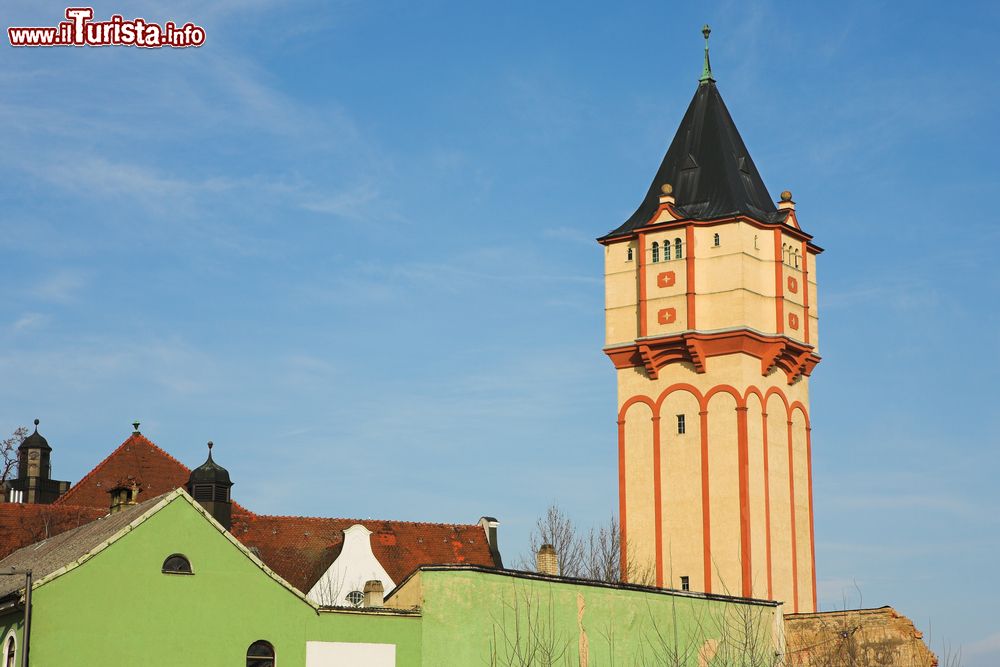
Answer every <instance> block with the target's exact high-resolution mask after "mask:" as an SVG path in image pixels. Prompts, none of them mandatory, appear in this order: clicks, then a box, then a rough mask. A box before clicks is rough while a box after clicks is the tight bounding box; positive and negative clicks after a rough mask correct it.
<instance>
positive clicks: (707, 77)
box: [698, 23, 715, 83]
mask: <svg viewBox="0 0 1000 667" xmlns="http://www.w3.org/2000/svg"><path fill="white" fill-rule="evenodd" d="M701 34H702V35H704V36H705V66H704V67H703V68H702V70H701V78H700V79H698V81H699V83H705V82H706V81H715V79H714V78H713V77H712V64H711V63H710V62H709V61H708V36H709V35H711V34H712V29H711V28H710V27H708V24H707V23H706V24H705V25H703V26H702V27H701Z"/></svg>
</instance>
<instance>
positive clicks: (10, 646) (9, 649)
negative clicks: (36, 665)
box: [3, 635, 17, 667]
mask: <svg viewBox="0 0 1000 667" xmlns="http://www.w3.org/2000/svg"><path fill="white" fill-rule="evenodd" d="M15 649H16V645H15V643H14V635H9V636H8V637H7V641H6V642H4V647H3V664H4V667H14V660H15V658H16V657H17V655H16V650H15Z"/></svg>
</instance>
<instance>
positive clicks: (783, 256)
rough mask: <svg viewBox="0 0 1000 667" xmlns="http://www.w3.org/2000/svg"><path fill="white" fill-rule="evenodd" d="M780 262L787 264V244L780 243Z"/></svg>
mask: <svg viewBox="0 0 1000 667" xmlns="http://www.w3.org/2000/svg"><path fill="white" fill-rule="evenodd" d="M781 263H782V264H788V244H787V243H782V244H781Z"/></svg>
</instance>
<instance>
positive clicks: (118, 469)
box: [56, 432, 191, 511]
mask: <svg viewBox="0 0 1000 667" xmlns="http://www.w3.org/2000/svg"><path fill="white" fill-rule="evenodd" d="M190 472H191V471H190V470H189V469H188V467H187V466H185V465H184V464H183V463H181V462H180V461H178V460H177V459H175V458H174V457H172V456H170V454H167V453H166V452H165V451H163V450H162V449H160V448H159V447H157V446H156V445H154V444H153V443H152V442H151V441H150V440H148V439H147V438H146V437H145V436H144V435H142V434H141V433H139V432H135V433H133V434H132V435H130V436H129V437H128V439H126V440H125V442H123V443H122V444H121V446H119V447H118V449H116V450H115V451H113V452H111V454H110V455H108V457H107V458H106V459H104V460H103V461H101V462H100V463H99V464H97V467H96V468H94V469H93V470H91V471H90V472H89V473H87V475H86V477H84V478H83V479H81V480H80V481H79V482H77V483H76V484H74V485H73V486H72V487H70V490H69V491H67V492H66V493H65V494H63V495H62V496H61V497H60V498H59V500H57V501H56V504H59V505H82V506H84V507H94V508H102V509H104V510H105V511H106V510H107V509H108V507H109V503H110V499H109V498H108V491H109V490H111V488H113V487H114V486H115V485H116V484H118V483H120V482H122V481H123V480H127V479H133V480H135V481H136V483H137V484H138V486H139V488H140V489H141V491H142V494H143V495H141V496H139V499H140V500H145V499H146V498H152V497H154V496H158V495H160V494H163V493H166V492H168V491H173V490H174V489H176V488H178V487H181V486H184V485H185V484H186V483H187V480H188V475H189V474H190Z"/></svg>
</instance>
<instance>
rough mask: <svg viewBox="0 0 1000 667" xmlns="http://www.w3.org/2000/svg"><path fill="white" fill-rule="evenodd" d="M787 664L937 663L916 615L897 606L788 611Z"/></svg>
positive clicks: (910, 666) (874, 666) (866, 666)
mask: <svg viewBox="0 0 1000 667" xmlns="http://www.w3.org/2000/svg"><path fill="white" fill-rule="evenodd" d="M785 642H786V646H787V656H788V660H787V663H786V664H787V666H788V667H834V666H838V667H839V666H840V665H853V666H856V667H890V666H891V667H936V665H937V664H938V660H937V656H935V655H934V653H932V652H931V650H930V649H929V648H928V647H927V644H925V643H924V641H923V633H922V632H920V631H919V630H917V629H916V627H914V625H913V621H911V620H910V619H908V618H907V617H905V616H903V615H902V614H900V613H899V612H897V611H896V610H895V609H893V608H892V607H879V608H878V609H847V610H844V611H828V612H822V613H816V614H788V615H786V616H785Z"/></svg>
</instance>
